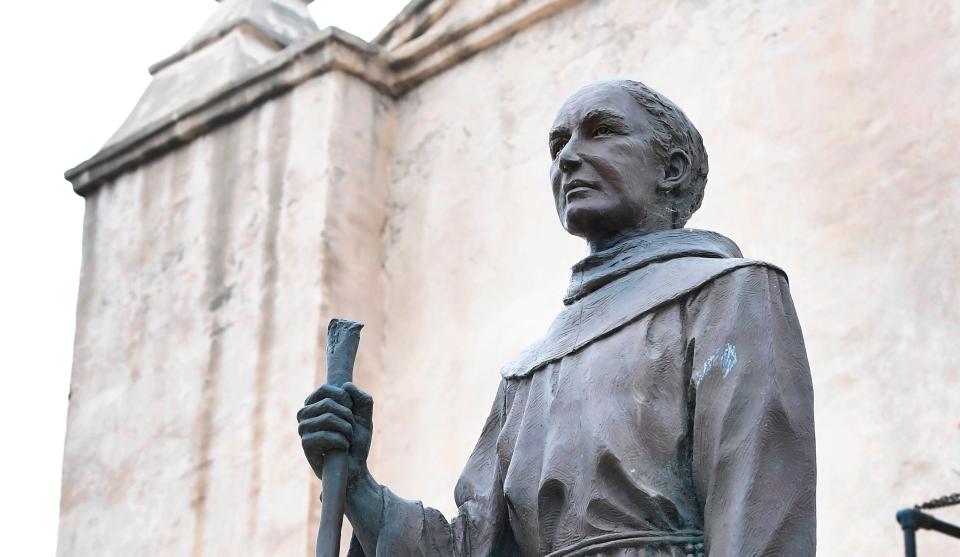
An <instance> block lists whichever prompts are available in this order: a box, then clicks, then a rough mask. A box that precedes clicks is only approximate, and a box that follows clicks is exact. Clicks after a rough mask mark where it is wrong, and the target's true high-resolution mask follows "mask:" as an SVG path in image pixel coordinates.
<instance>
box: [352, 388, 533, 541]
mask: <svg viewBox="0 0 960 557" xmlns="http://www.w3.org/2000/svg"><path fill="white" fill-rule="evenodd" d="M506 385H507V383H506V381H502V382H501V385H500V389H499V391H498V394H497V397H496V400H495V401H494V403H493V408H492V409H491V411H490V415H489V417H488V418H487V421H486V423H485V424H484V426H483V432H482V433H481V434H480V439H479V441H477V445H476V447H475V448H474V450H473V453H472V454H471V456H470V458H469V460H468V461H467V464H466V467H465V468H464V471H463V474H462V475H461V476H460V480H459V481H458V482H457V487H456V491H455V494H454V498H455V501H456V503H457V507H458V511H457V516H456V517H454V518H453V520H452V521H450V522H448V521H447V519H446V518H444V516H443V515H442V514H441V513H440V512H439V511H437V510H436V509H432V508H429V507H424V506H423V504H422V503H420V502H419V501H408V500H406V499H403V498H401V497H398V496H397V495H396V494H394V493H393V492H392V491H390V490H389V489H388V488H386V487H382V486H381V488H380V489H381V494H382V499H383V507H382V508H383V514H382V520H381V529H380V532H379V536H378V538H377V540H376V542H375V543H370V541H369V540H359V539H357V537H356V536H354V538H353V540H351V547H350V552H349V554H348V557H365V556H366V555H369V557H375V555H376V556H393V555H403V556H410V557H414V556H423V557H427V556H429V557H487V556H490V555H497V556H503V557H511V556H515V555H519V551H518V550H517V548H516V542H515V541H514V538H513V535H512V533H511V532H510V526H509V523H508V519H507V508H506V502H505V500H504V494H503V475H502V470H501V469H500V468H501V467H500V465H499V459H498V457H497V439H498V438H499V436H500V430H501V429H502V427H503V422H504V417H505V414H506V410H505V401H506V393H505V391H506ZM364 547H366V548H367V549H368V550H369V551H368V552H367V553H365V552H364ZM373 547H375V549H372V548H373Z"/></svg>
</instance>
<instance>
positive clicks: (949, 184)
mask: <svg viewBox="0 0 960 557" xmlns="http://www.w3.org/2000/svg"><path fill="white" fill-rule="evenodd" d="M485 2H486V3H487V4H489V5H490V6H495V7H496V9H497V10H501V8H502V9H503V10H506V9H508V7H509V6H513V5H514V4H517V5H519V4H523V2H518V1H516V0H510V1H505V0H485ZM540 3H541V4H546V2H540ZM479 4H480V2H479V1H478V2H477V3H476V5H474V3H471V4H469V5H467V4H460V5H459V7H458V6H454V9H452V10H451V12H450V14H452V15H451V16H450V17H454V16H455V17H456V18H463V17H467V16H470V17H472V15H474V11H475V10H478V8H477V6H478V5H479ZM560 4H563V5H564V6H566V5H569V6H570V7H569V8H567V9H566V10H565V11H562V12H561V13H559V15H555V16H552V17H549V18H547V19H545V20H543V21H540V22H538V23H534V24H533V25H531V26H529V27H527V28H525V29H522V30H521V31H519V32H517V33H516V34H513V35H512V36H509V37H508V38H506V39H505V40H503V41H502V42H499V43H497V44H495V45H494V46H492V47H490V48H487V49H486V50H483V51H482V52H480V53H479V54H477V55H475V56H472V57H469V58H466V59H464V60H460V59H459V58H457V60H458V62H457V63H456V64H454V65H453V66H452V67H450V68H448V69H446V70H445V71H443V72H442V73H439V74H438V75H435V76H434V77H432V78H430V79H429V80H427V81H426V82H424V83H422V84H420V85H419V86H417V87H416V88H414V89H413V90H411V91H407V92H405V93H404V94H402V95H400V96H399V97H397V98H395V99H392V98H390V97H388V96H386V95H385V94H384V93H382V92H379V91H382V90H384V89H385V88H387V86H386V85H384V82H382V81H381V82H379V85H378V86H377V87H374V86H371V85H368V83H367V82H365V81H363V79H362V77H363V76H361V77H359V78H358V77H351V76H348V75H347V74H346V73H344V71H346V70H344V69H343V68H342V67H338V66H336V65H335V64H334V65H331V68H332V69H331V70H330V71H325V73H320V74H319V76H317V77H313V78H311V79H309V80H307V81H305V82H303V83H299V84H297V85H296V86H295V87H294V88H293V89H292V91H291V92H288V93H286V94H284V95H282V96H277V97H275V98H272V99H271V100H267V101H266V102H263V103H262V104H256V105H255V106H254V107H253V108H252V109H251V110H249V111H247V112H243V113H242V114H240V115H239V116H237V117H236V119H234V120H232V121H230V122H229V123H227V124H225V125H222V126H220V127H217V128H215V129H213V130H212V131H204V132H203V133H201V132H197V133H198V134H199V135H196V136H195V137H194V136H193V135H191V134H192V133H193V132H191V134H186V135H189V137H188V141H187V143H186V144H185V145H183V146H180V147H179V148H176V149H174V150H171V151H169V152H167V153H165V154H163V155H162V156H160V157H158V158H153V159H150V160H148V161H147V162H144V163H142V164H140V165H139V166H136V167H134V168H133V169H132V170H127V171H125V172H124V173H122V174H121V175H120V176H119V177H117V178H115V179H112V180H111V181H110V182H109V183H107V184H105V185H103V186H102V187H99V189H95V191H94V190H93V189H91V190H89V191H90V192H91V193H88V197H87V214H86V223H85V230H84V258H83V269H82V276H81V284H80V301H79V307H78V327H77V339H76V351H75V363H74V372H73V379H72V388H71V403H70V416H69V423H68V434H67V445H66V452H65V458H64V477H63V496H62V512H61V527H60V541H59V549H58V555H61V556H67V555H70V556H101V555H191V556H194V557H200V556H213V555H303V554H307V555H309V554H311V553H310V552H311V550H312V544H313V535H314V528H315V527H316V524H317V521H318V504H317V496H318V485H317V482H316V481H315V480H312V479H311V478H312V474H311V473H310V471H309V469H308V467H307V465H306V463H305V462H304V461H303V457H302V455H301V451H300V447H299V440H298V438H297V433H296V428H295V425H296V424H295V420H294V415H295V412H296V410H297V409H298V407H299V404H300V403H301V401H302V400H303V398H304V397H305V396H306V395H307V394H308V393H309V392H310V391H311V390H312V389H313V388H314V387H315V386H316V385H317V384H318V383H321V382H322V381H323V348H324V345H325V328H326V323H327V320H328V319H329V318H331V317H334V316H343V317H349V318H353V319H358V320H361V321H363V322H365V323H366V324H367V328H366V329H365V330H364V333H363V340H362V343H361V350H360V356H359V359H358V362H357V370H356V380H357V382H358V383H359V384H360V386H361V387H362V388H364V389H366V390H368V391H369V392H371V393H372V394H373V395H374V397H375V399H376V412H375V416H374V417H375V431H374V441H373V443H374V444H373V449H372V453H371V461H370V465H371V468H372V469H373V471H374V473H375V475H376V476H377V478H378V479H379V480H380V481H382V482H383V483H385V484H387V485H389V486H390V487H391V488H393V489H394V490H395V491H396V492H397V493H399V494H400V495H402V496H405V497H408V498H412V499H422V500H423V501H424V502H425V503H426V504H428V505H431V506H435V507H437V508H440V509H441V510H443V511H444V512H446V513H448V516H449V514H450V513H452V512H453V511H454V509H453V486H454V483H455V482H456V479H457V476H458V475H459V472H460V469H461V467H462V465H463V464H464V462H465V461H466V458H467V456H468V454H469V452H470V451H471V449H472V448H473V444H474V442H475V440H476V436H477V435H478V434H479V431H480V427H481V424H482V421H483V419H484V418H485V416H486V415H487V413H488V411H489V407H490V404H491V402H492V400H493V395H494V393H495V389H496V386H497V383H498V382H499V368H500V366H501V365H503V364H504V363H505V362H506V361H507V360H509V359H510V358H512V357H513V356H514V355H515V354H516V353H517V352H518V351H519V350H520V349H521V348H522V347H523V346H524V345H525V344H527V343H528V342H530V341H532V340H534V339H535V338H536V337H537V336H538V335H540V334H541V333H542V332H543V331H544V330H545V329H546V327H547V325H548V324H549V322H550V320H551V319H552V317H553V315H554V314H555V313H556V312H557V311H558V310H559V309H560V307H561V297H562V295H563V292H564V290H565V288H566V282H567V279H568V269H569V266H570V265H571V264H573V263H574V262H576V261H577V260H578V259H579V258H580V257H582V256H583V254H584V248H583V246H582V243H581V242H580V240H578V239H576V238H572V237H569V236H567V235H566V234H565V233H564V232H563V231H562V229H561V228H560V226H559V223H558V220H557V217H556V214H555V212H554V209H553V205H552V200H551V196H550V193H549V185H548V182H547V170H548V167H549V156H548V151H547V142H546V136H547V131H548V129H549V126H550V124H551V122H552V119H553V117H554V114H555V112H556V110H557V109H558V108H559V106H560V104H561V103H562V101H563V99H564V98H565V97H566V96H567V95H569V94H570V93H571V92H573V91H574V90H575V89H576V88H578V87H579V86H581V85H583V84H584V83H586V82H588V81H591V80H593V79H599V78H607V77H626V78H631V79H637V80H640V81H643V82H645V83H647V84H649V85H650V86H652V87H654V88H656V89H658V90H659V91H661V92H663V93H664V94H666V95H667V96H668V97H670V98H671V99H672V100H674V101H675V102H676V103H677V104H678V105H679V106H681V107H682V108H683V109H684V110H685V111H686V113H687V114H688V115H689V116H690V118H691V119H692V120H693V122H694V123H695V124H696V125H697V126H698V128H699V129H700V131H701V132H702V134H703V137H704V141H705V143H706V147H707V151H708V153H709V155H710V167H711V175H710V181H709V184H708V186H707V194H706V199H705V202H704V206H703V208H702V209H701V210H700V212H699V213H698V214H697V215H696V216H695V217H694V219H693V220H692V221H691V223H690V224H691V226H693V227H698V228H707V229H711V230H716V231H718V232H721V233H723V234H726V235H728V236H729V237H731V238H733V239H734V240H735V241H737V242H738V243H739V244H740V246H741V248H742V249H743V251H744V253H745V254H746V255H747V256H748V257H753V258H759V259H766V260H769V261H771V262H774V263H776V264H778V265H780V266H782V267H783V268H784V269H786V271H787V272H788V274H789V275H790V281H791V282H790V284H791V289H792V293H793V296H794V299H795V302H796V306H797V309H798V312H799V314H800V318H801V323H802V325H803V327H804V332H805V336H806V341H807V348H808V352H809V355H810V360H811V367H812V370H813V377H814V385H815V389H816V404H817V408H816V419H817V434H818V451H819V455H818V458H819V485H818V498H819V500H818V515H819V532H818V533H819V549H820V553H821V554H822V555H898V554H900V553H901V549H900V531H899V528H898V526H897V525H896V523H895V522H894V519H893V513H894V512H895V511H896V510H897V509H899V508H901V507H905V506H908V505H910V504H913V503H916V502H919V501H921V500H925V499H927V498H932V497H935V496H939V495H943V494H945V493H947V492H950V491H958V486H960V477H958V476H957V474H956V473H955V471H956V470H960V423H958V420H960V415H958V414H960V371H958V366H957V363H956V362H957V359H956V357H955V351H953V350H951V348H952V346H953V345H954V344H955V340H954V339H955V338H956V337H957V336H958V335H960V296H958V295H957V294H956V290H955V289H956V287H957V285H958V284H960V219H958V215H960V165H958V163H957V160H956V155H955V153H956V152H957V151H958V150H960V55H958V54H957V53H960V4H957V3H956V2H952V1H950V0H940V1H933V2H925V3H915V2H907V1H905V0H903V1H885V2H883V1H868V0H850V1H843V2H839V1H831V2H828V1H812V2H802V3H799V2H788V1H786V0H773V1H769V2H753V1H751V2H734V1H732V0H729V1H722V0H714V1H710V2H692V1H689V0H651V1H650V2H637V1H636V0H584V1H583V2H579V3H577V2H575V1H571V0H566V1H565V2H561V3H560ZM558 5H559V4H558ZM466 8H469V9H466ZM481 12H482V10H481V11H479V12H477V13H481ZM504 33H506V32H504ZM506 34H508V35H509V33H506ZM426 37H427V38H429V33H428V34H427V35H426ZM338 40H342V38H341V39H338ZM421 40H423V39H421ZM480 40H481V41H482V40H484V39H480ZM358 48H359V47H358ZM445 48H450V45H449V44H446V46H445ZM352 52H354V55H355V56H356V57H357V59H361V57H362V56H368V55H369V56H379V55H380V54H378V53H376V50H375V49H372V48H371V49H369V50H364V49H362V48H361V49H359V50H356V51H352ZM371 53H373V54H371ZM302 54H303V59H304V60H306V59H307V58H308V57H309V56H310V54H309V52H306V51H302ZM444 55H446V54H444ZM298 56H299V55H298ZM324 56H326V55H324ZM331 56H333V55H331ZM352 56H353V55H352ZM294 58H295V57H294ZM363 60H367V59H366V58H363ZM381 61H382V60H381ZM291 64H292V65H294V66H296V65H297V64H299V62H297V61H296V60H294V61H293V62H291ZM384 64H385V63H384ZM357 67H359V66H357ZM373 67H375V68H381V69H382V67H385V66H384V65H383V64H381V65H373V64H371V65H370V66H367V67H366V68H367V69H369V68H373ZM338 70H339V71H338ZM352 71H353V72H354V73H362V72H360V70H352ZM377 71H380V70H377ZM368 81H372V80H369V79H368ZM255 86H256V85H251V88H253V87H255ZM198 129H199V128H198ZM85 191H86V190H85ZM942 515H943V516H944V517H945V518H947V519H950V520H952V521H954V522H960V512H958V511H957V509H953V510H949V511H945V512H943V513H942ZM921 544H922V545H921V547H922V551H923V552H924V554H929V555H945V554H950V553H949V552H950V551H951V548H953V547H955V544H953V545H951V544H950V543H948V541H947V540H946V539H941V538H940V537H939V536H936V535H933V534H929V535H928V534H926V533H925V534H922V535H921Z"/></svg>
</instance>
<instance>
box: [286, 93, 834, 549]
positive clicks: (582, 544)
mask: <svg viewBox="0 0 960 557" xmlns="http://www.w3.org/2000/svg"><path fill="white" fill-rule="evenodd" d="M549 147H550V156H551V159H552V163H551V166H550V182H551V186H552V192H553V199H554V203H555V204H556V208H557V213H558V215H559V216H560V222H561V224H562V225H563V227H564V228H565V229H566V230H567V232H569V233H570V234H574V235H576V236H579V237H582V238H583V239H584V240H586V242H587V245H588V249H589V254H588V255H587V257H586V258H585V259H583V260H582V261H580V262H579V263H577V264H576V265H574V267H573V276H572V279H571V281H570V287H569V289H568V290H567V292H566V296H565V297H564V299H563V303H564V308H563V310H562V311H561V312H560V314H559V315H558V316H557V317H556V319H555V320H554V321H553V324H552V325H551V326H550V328H549V330H548V331H547V333H546V335H545V336H544V337H543V338H542V339H541V340H539V341H538V342H536V343H535V344H534V345H533V346H531V347H529V348H528V349H527V350H525V351H524V352H523V353H522V354H521V355H520V356H519V357H518V358H517V359H516V360H515V361H513V362H511V363H509V364H507V365H506V366H505V367H504V368H503V370H502V371H501V374H502V376H503V379H502V381H501V382H500V387H499V390H498V391H497V394H496V397H495V399H494V401H493V408H492V409H491V411H490V416H489V418H487V421H486V424H485V425H484V427H483V431H482V433H481V434H480V439H479V440H478V441H477V445H476V448H475V449H474V451H473V454H472V455H471V456H470V459H469V460H468V462H467V464H466V467H465V469H464V471H463V475H462V476H461V478H460V481H459V483H458V484H457V487H456V491H455V498H456V503H457V506H458V507H459V510H458V512H457V516H456V517H454V518H453V519H452V520H448V519H446V518H445V517H444V516H442V515H441V514H440V512H439V511H436V510H434V509H431V508H425V507H424V506H423V505H422V504H420V503H419V502H415V501H409V500H406V499H402V498H400V497H399V496H397V495H395V494H394V493H393V492H392V491H390V490H389V489H388V488H386V487H384V486H382V485H380V484H379V483H377V481H376V480H375V479H374V478H373V477H372V476H371V474H370V472H369V471H368V469H367V466H366V458H367V454H368V451H369V449H370V441H371V430H372V427H371V420H372V410H373V401H372V399H371V397H370V396H369V395H367V394H366V393H364V392H363V391H360V390H358V389H357V388H356V386H354V385H352V384H346V385H345V386H344V388H343V389H340V388H337V387H334V386H332V385H324V386H322V387H320V388H319V389H318V390H317V391H316V392H314V393H313V394H311V395H310V397H309V398H308V399H307V401H306V405H305V406H304V407H303V409H302V410H300V412H299V413H298V420H299V424H300V428H299V431H300V436H301V439H302V442H303V449H304V452H305V453H306V456H307V460H308V461H309V462H310V464H311V465H312V467H313V469H314V471H316V473H317V474H318V475H319V474H320V471H321V470H322V460H323V455H324V453H325V452H327V451H329V450H345V449H346V450H348V451H349V455H350V457H349V458H350V464H349V473H348V476H349V480H348V482H349V483H348V488H347V502H346V516H347V518H348V519H349V521H350V522H351V524H352V525H353V532H354V538H353V540H352V542H351V550H350V551H351V553H350V554H351V555H354V556H363V555H366V556H370V557H373V556H374V555H377V556H400V557H405V556H421V555H423V556H437V557H441V556H457V557H468V556H469V557H486V556H497V557H499V556H524V557H533V556H548V557H574V556H586V555H591V556H592V555H599V556H608V557H613V556H618V557H619V556H640V555H643V556H671V557H681V556H694V555H696V556H703V555H709V556H710V557H750V556H760V555H775V556H788V557H806V556H809V555H814V552H815V542H816V523H815V513H814V510H815V485H816V457H815V444H814V425H813V388H812V385H811V379H810V370H809V366H808V363H807V357H806V352H805V349H804V344H803V338H802V334H801V331H800V325H799V323H798V320H797V314H796V312H795V311H794V307H793V303H792V301H791V299H790V293H789V289H788V287H787V278H786V276H785V275H784V273H783V271H781V270H780V269H779V268H777V267H775V266H773V265H771V264H769V263H764V262H762V261H756V260H750V259H744V258H742V256H741V253H740V250H739V249H738V248H737V246H736V245H735V244H734V243H733V242H732V241H730V240H729V239H727V238H725V237H723V236H721V235H719V234H716V233H714V232H706V231H702V230H692V229H685V228H683V227H684V224H685V223H686V222H687V220H688V219H689V218H690V216H691V215H692V214H693V212H694V211H696V210H697V208H699V206H700V203H701V200H702V199H703V192H704V185H705V184H706V181H707V155H706V152H705V151H704V147H703V142H702V140H701V138H700V134H699V132H698V131H697V129H696V128H695V127H694V126H693V124H692V123H691V122H690V121H689V120H688V119H687V117H686V116H685V115H684V114H683V112H682V111H681V110H680V109H679V108H678V107H677V106H676V105H674V104H673V103H672V102H670V101H669V100H668V99H666V98H665V97H664V96H663V95H661V94H659V93H657V92H656V91H654V90H652V89H650V88H649V87H647V86H645V85H643V84H641V83H637V82H633V81H602V82H596V83H592V84H589V85H587V86H585V87H583V88H582V89H580V90H579V91H577V92H576V93H575V94H574V95H573V96H572V97H570V98H569V99H567V100H566V102H565V103H564V104H563V107H562V108H561V109H560V112H559V114H557V117H556V120H555V122H554V124H553V128H552V129H551V130H550V134H549Z"/></svg>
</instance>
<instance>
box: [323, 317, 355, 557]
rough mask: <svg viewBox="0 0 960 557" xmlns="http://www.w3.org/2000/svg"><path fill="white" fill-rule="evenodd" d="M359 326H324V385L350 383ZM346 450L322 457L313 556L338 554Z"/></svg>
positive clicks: (334, 556)
mask: <svg viewBox="0 0 960 557" xmlns="http://www.w3.org/2000/svg"><path fill="white" fill-rule="evenodd" d="M362 328H363V324H362V323H357V322H355V321H347V320H346V319H331V320H330V326H329V327H327V383H329V384H331V385H336V386H337V387H342V386H343V384H344V383H348V382H350V381H353V363H354V361H355V360H356V358H357V346H359V344H360V329H362ZM348 458H349V455H348V454H347V451H330V452H328V453H326V454H325V455H323V496H322V498H323V501H322V506H321V511H320V530H319V531H318V532H317V557H338V556H339V555H340V529H341V528H342V527H343V509H344V506H345V504H346V499H347V474H348V471H347V459H348Z"/></svg>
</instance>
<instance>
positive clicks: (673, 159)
mask: <svg viewBox="0 0 960 557" xmlns="http://www.w3.org/2000/svg"><path fill="white" fill-rule="evenodd" d="M689 175H690V157H689V156H688V155H687V153H686V152H684V151H682V150H680V149H674V150H672V151H670V154H669V155H668V156H667V161H666V164H664V165H663V178H661V179H660V184H659V186H660V190H661V191H668V192H674V193H679V191H678V190H679V189H680V188H681V187H682V186H683V184H685V183H686V182H687V178H688V177H689Z"/></svg>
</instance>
